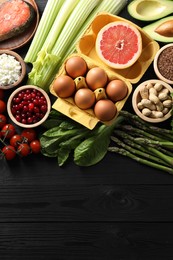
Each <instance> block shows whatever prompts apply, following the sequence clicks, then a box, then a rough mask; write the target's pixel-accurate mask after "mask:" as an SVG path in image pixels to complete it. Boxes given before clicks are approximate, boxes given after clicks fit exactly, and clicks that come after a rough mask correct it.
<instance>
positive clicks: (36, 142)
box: [30, 140, 41, 154]
mask: <svg viewBox="0 0 173 260" xmlns="http://www.w3.org/2000/svg"><path fill="white" fill-rule="evenodd" d="M30 147H31V151H32V152H33V153H36V154H37V153H39V152H40V150H41V144H40V141H39V140H34V141H32V142H31V143H30Z"/></svg>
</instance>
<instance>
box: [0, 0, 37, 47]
mask: <svg viewBox="0 0 173 260" xmlns="http://www.w3.org/2000/svg"><path fill="white" fill-rule="evenodd" d="M34 16H35V10H34V8H33V6H32V5H30V4H29V3H27V2H25V1H22V0H8V1H5V2H3V3H2V4H0V42H1V41H4V40H6V39H9V38H11V37H14V36H16V35H18V34H20V33H22V32H23V31H24V30H25V29H26V28H28V27H29V26H30V24H31V23H32V21H33V19H34Z"/></svg>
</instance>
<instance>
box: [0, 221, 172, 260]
mask: <svg viewBox="0 0 173 260" xmlns="http://www.w3.org/2000/svg"><path fill="white" fill-rule="evenodd" d="M0 229H1V236H0V254H1V259H7V260H8V259H14V260H23V259H25V260H30V259H44V260H53V259H58V260H59V259H60V260H66V259H74V260H75V259H78V260H81V259H82V260H88V259H92V260H99V259H104V260H112V259H118V260H139V259H140V260H157V259H166V260H172V254H173V238H172V232H173V225H172V224H170V223H165V224H162V227H160V224H157V223H147V224H144V223H142V224H140V223H136V224H134V223H126V224H121V223H112V222H110V223H76V224H75V225H72V224H71V223H62V224H59V223H39V224H38V223H32V224H30V223H20V224H16V225H14V224H5V225H4V224H3V225H2V224H0Z"/></svg>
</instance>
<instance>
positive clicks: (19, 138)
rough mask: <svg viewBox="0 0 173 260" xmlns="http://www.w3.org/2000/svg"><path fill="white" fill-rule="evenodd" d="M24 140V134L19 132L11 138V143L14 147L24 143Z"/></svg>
mask: <svg viewBox="0 0 173 260" xmlns="http://www.w3.org/2000/svg"><path fill="white" fill-rule="evenodd" d="M23 141H24V138H23V136H21V135H19V134H15V135H13V136H12V137H11V138H10V144H11V145H12V146H14V147H18V146H19V145H20V144H22V143H23Z"/></svg>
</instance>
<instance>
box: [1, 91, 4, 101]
mask: <svg viewBox="0 0 173 260" xmlns="http://www.w3.org/2000/svg"><path fill="white" fill-rule="evenodd" d="M3 98H4V90H3V89H0V99H3Z"/></svg>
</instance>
